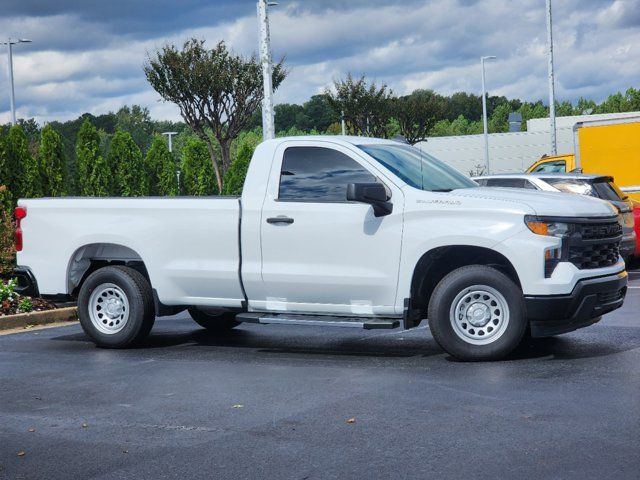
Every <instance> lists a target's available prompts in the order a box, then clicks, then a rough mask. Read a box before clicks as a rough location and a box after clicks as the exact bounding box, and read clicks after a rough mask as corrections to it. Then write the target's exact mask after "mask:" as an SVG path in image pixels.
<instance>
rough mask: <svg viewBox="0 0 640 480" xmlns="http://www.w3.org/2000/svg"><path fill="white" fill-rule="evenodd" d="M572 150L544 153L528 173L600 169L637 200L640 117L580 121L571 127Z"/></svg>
mask: <svg viewBox="0 0 640 480" xmlns="http://www.w3.org/2000/svg"><path fill="white" fill-rule="evenodd" d="M573 144H574V145H575V154H573V153H571V154H566V155H558V156H554V157H543V158H541V159H540V160H538V161H537V162H535V163H534V164H533V165H531V166H530V167H529V169H528V170H527V172H529V173H556V172H557V173H560V172H562V173H564V172H573V171H574V170H575V171H577V172H580V173H597V172H600V173H603V172H606V173H607V174H608V175H612V176H614V177H615V178H616V180H617V183H618V185H619V186H620V189H621V190H622V191H623V192H625V193H626V194H628V195H629V196H631V197H632V198H635V199H636V200H640V117H630V118H618V119H611V120H595V121H586V122H579V123H576V125H575V126H574V127H573Z"/></svg>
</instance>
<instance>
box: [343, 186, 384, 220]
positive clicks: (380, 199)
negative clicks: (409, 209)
mask: <svg viewBox="0 0 640 480" xmlns="http://www.w3.org/2000/svg"><path fill="white" fill-rule="evenodd" d="M347 200H349V201H352V202H360V203H366V204H368V205H371V206H372V207H373V214H374V215H375V216H376V217H384V216H385V215H389V214H390V213H391V212H393V203H391V202H390V201H389V199H388V198H387V189H386V188H385V186H384V185H383V184H382V183H350V184H349V185H347Z"/></svg>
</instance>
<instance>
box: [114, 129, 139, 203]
mask: <svg viewBox="0 0 640 480" xmlns="http://www.w3.org/2000/svg"><path fill="white" fill-rule="evenodd" d="M107 164H108V165H109V168H110V170H111V176H112V178H113V179H114V181H113V183H112V192H113V193H114V194H115V195H117V196H121V197H142V196H145V195H148V194H149V182H148V179H147V175H146V172H145V168H144V161H143V159H142V152H141V151H140V147H138V145H136V142H134V141H133V138H132V137H131V134H130V133H129V132H124V131H122V130H118V131H117V132H116V133H115V135H114V136H113V139H112V140H111V144H110V146H109V154H108V155H107Z"/></svg>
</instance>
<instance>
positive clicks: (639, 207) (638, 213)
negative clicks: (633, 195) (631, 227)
mask: <svg viewBox="0 0 640 480" xmlns="http://www.w3.org/2000/svg"><path fill="white" fill-rule="evenodd" d="M631 201H632V202H633V218H634V219H635V221H636V224H635V229H636V253H635V257H636V258H640V201H638V200H631Z"/></svg>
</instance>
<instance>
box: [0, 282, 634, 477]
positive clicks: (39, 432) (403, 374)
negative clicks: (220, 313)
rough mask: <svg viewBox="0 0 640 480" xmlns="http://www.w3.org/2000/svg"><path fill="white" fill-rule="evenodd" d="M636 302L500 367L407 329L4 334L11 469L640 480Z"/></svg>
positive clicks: (3, 422)
mask: <svg viewBox="0 0 640 480" xmlns="http://www.w3.org/2000/svg"><path fill="white" fill-rule="evenodd" d="M630 285H631V287H632V288H630V290H629V294H628V297H627V301H626V303H625V306H624V307H623V308H622V309H620V310H618V311H617V312H615V313H613V314H610V315H609V316H607V317H606V318H605V319H604V320H603V321H602V322H600V323H599V324H597V325H594V326H592V327H589V328H587V329H583V330H581V331H577V332H573V333H571V334H567V335H564V336H561V337H557V338H552V339H545V340H538V341H534V342H532V343H531V344H529V345H528V346H526V347H525V348H522V349H521V350H520V351H518V352H517V353H516V354H515V355H514V356H513V357H512V358H510V359H509V360H506V361H502V362H495V363H478V364H464V363H459V362H456V361H454V360H453V359H451V358H450V357H448V356H447V355H446V354H444V353H443V352H442V351H441V350H440V349H439V348H438V346H437V345H436V344H435V342H434V340H433V339H432V337H431V336H430V334H429V331H428V329H426V328H425V326H424V325H423V326H422V327H420V328H419V329H417V330H413V331H410V332H401V331H386V332H385V331H382V332H380V331H378V332H364V331H359V330H351V329H344V330H343V329H320V328H311V327H306V328H305V327H297V328H296V327H289V326H259V325H241V326H240V327H238V328H237V329H236V330H234V331H232V332H231V333H229V334H228V335H226V336H223V337H216V336H212V335H210V334H208V333H207V332H206V331H204V330H202V329H200V328H199V327H198V326H197V325H196V324H195V323H193V322H192V321H190V320H189V319H188V317H187V316H186V315H184V314H182V315H179V316H177V317H171V318H167V319H160V320H159V321H158V322H157V323H156V326H155V327H154V330H153V332H152V336H151V337H150V338H149V340H148V341H147V343H146V344H145V345H144V346H143V347H142V348H139V349H135V350H126V351H110V350H101V349H98V348H95V347H94V346H93V344H91V343H90V342H89V341H88V340H87V339H86V338H85V337H84V335H83V334H82V332H81V329H80V327H79V326H77V325H72V326H68V327H61V328H52V329H46V330H40V331H31V332H26V333H20V334H15V335H6V336H0V478H6V479H12V480H13V479H22V478H33V479H41V478H47V479H70V478H73V479H76V480H77V479H84V478H100V479H124V478H154V479H162V478H246V479H255V478H269V479H271V478H273V479H276V478H277V479H281V478H282V479H326V478H340V479H344V478H376V479H377V478H394V479H395V478H407V479H409V478H464V477H466V478H576V479H578V478H580V479H585V478H638V475H639V474H638V472H639V471H640V455H639V452H640V273H632V274H631V283H630Z"/></svg>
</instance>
